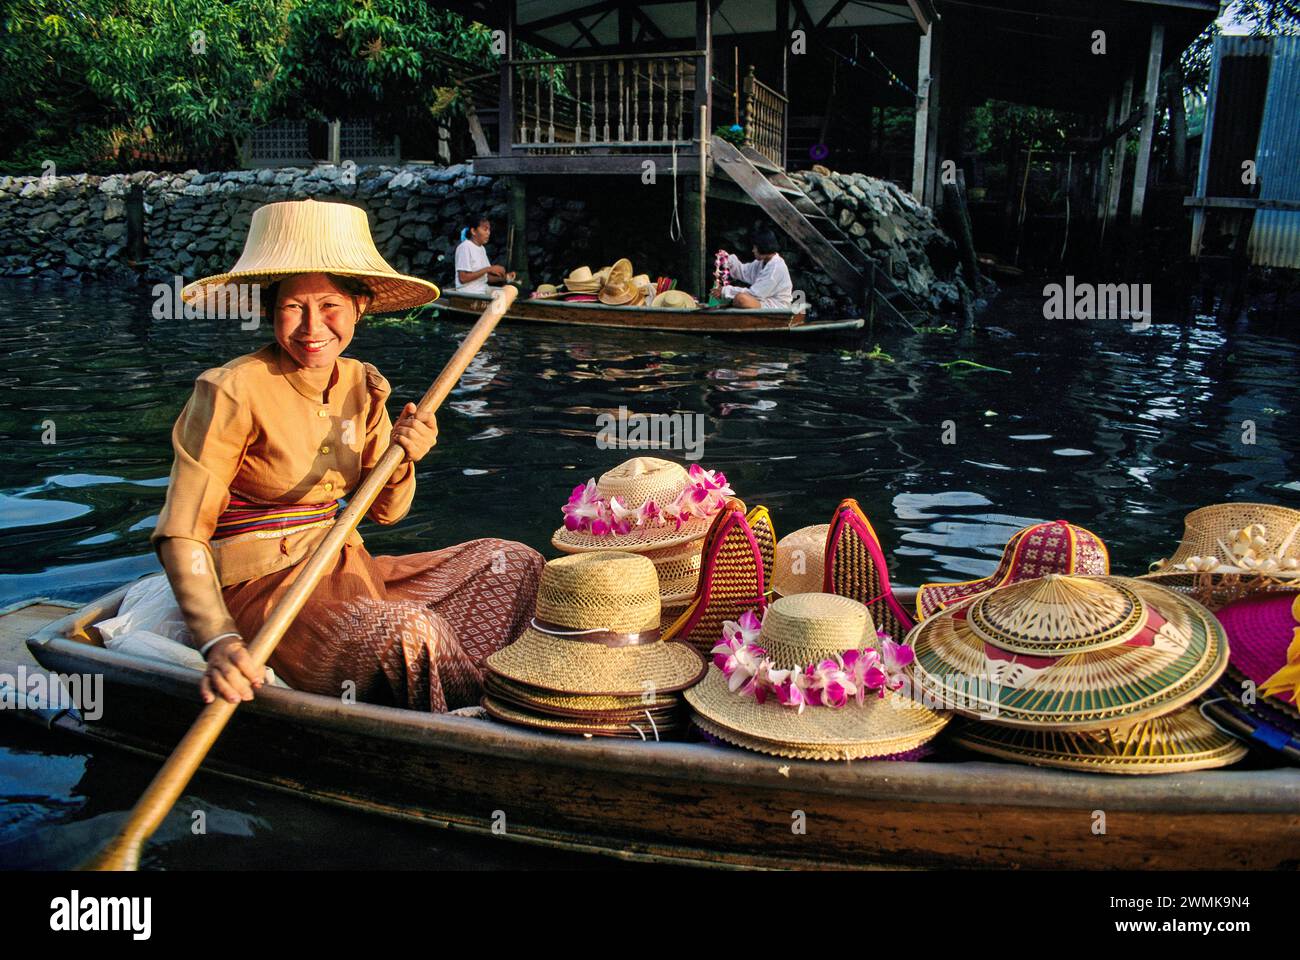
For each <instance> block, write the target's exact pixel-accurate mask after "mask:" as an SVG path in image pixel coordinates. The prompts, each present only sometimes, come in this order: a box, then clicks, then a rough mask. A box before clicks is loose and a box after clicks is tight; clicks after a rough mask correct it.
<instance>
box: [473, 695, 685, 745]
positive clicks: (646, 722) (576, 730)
mask: <svg viewBox="0 0 1300 960" xmlns="http://www.w3.org/2000/svg"><path fill="white" fill-rule="evenodd" d="M482 706H483V709H484V710H486V711H487V713H488V716H490V717H491V718H492V719H494V720H501V721H504V722H505V723H511V724H514V725H516V726H521V727H531V728H533V729H534V730H545V731H547V732H548V733H569V734H575V735H579V736H592V737H621V738H625V739H629V740H665V739H668V738H669V737H671V736H675V735H676V734H678V733H680V732H681V730H682V727H683V723H682V721H681V719H680V718H677V717H674V718H660V717H656V716H653V715H645V716H641V717H639V718H627V719H618V720H607V721H601V720H593V719H587V718H566V717H556V716H550V715H548V714H542V713H534V712H532V711H530V710H525V709H522V708H519V707H516V706H514V705H512V704H510V703H506V702H504V701H501V700H498V699H496V698H495V697H484V698H483V701H482Z"/></svg>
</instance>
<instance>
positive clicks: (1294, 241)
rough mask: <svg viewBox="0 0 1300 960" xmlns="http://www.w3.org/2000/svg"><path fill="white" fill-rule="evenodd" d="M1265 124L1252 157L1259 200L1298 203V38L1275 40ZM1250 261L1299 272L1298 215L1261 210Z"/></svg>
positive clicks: (1253, 233)
mask: <svg viewBox="0 0 1300 960" xmlns="http://www.w3.org/2000/svg"><path fill="white" fill-rule="evenodd" d="M1272 40H1273V69H1272V71H1271V73H1270V74H1269V83H1268V101H1267V103H1266V104H1265V106H1264V123H1263V125H1262V126H1261V127H1260V130H1259V148H1258V149H1257V150H1256V151H1255V162H1256V170H1257V172H1258V174H1259V187H1260V190H1259V195H1260V198H1261V199H1263V200H1300V36H1295V37H1274V38H1272ZM1250 256H1251V261H1252V262H1253V263H1256V264H1260V265H1261V266H1271V267H1291V268H1293V269H1300V210H1260V211H1259V212H1258V213H1256V214H1255V228H1254V230H1253V231H1252V232H1251V235H1250Z"/></svg>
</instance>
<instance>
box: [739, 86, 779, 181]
mask: <svg viewBox="0 0 1300 960" xmlns="http://www.w3.org/2000/svg"><path fill="white" fill-rule="evenodd" d="M743 98H744V104H745V145H746V146H747V147H751V148H752V149H754V150H756V151H758V152H759V153H760V154H762V155H763V156H764V157H766V158H767V159H768V160H771V161H772V162H773V163H774V164H776V165H777V166H778V167H780V168H781V169H782V170H784V169H785V138H786V126H785V124H786V110H787V108H788V106H789V101H787V100H786V98H785V97H783V96H782V95H781V94H779V93H777V92H776V91H775V90H773V89H772V88H771V87H769V86H768V85H767V84H765V83H763V82H762V81H761V80H759V79H758V78H757V77H756V76H754V68H753V67H752V66H751V67H750V68H749V72H748V73H746V74H745V84H744V91H743Z"/></svg>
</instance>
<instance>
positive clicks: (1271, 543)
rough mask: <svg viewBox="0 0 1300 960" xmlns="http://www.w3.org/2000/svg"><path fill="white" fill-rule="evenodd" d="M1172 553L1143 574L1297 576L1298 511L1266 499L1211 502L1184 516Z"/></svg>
mask: <svg viewBox="0 0 1300 960" xmlns="http://www.w3.org/2000/svg"><path fill="white" fill-rule="evenodd" d="M1183 527H1184V529H1183V539H1182V542H1181V543H1180V544H1179V545H1178V549H1177V550H1175V551H1174V553H1173V555H1172V556H1170V557H1169V558H1168V559H1165V560H1157V561H1156V562H1155V563H1153V564H1152V565H1151V566H1152V569H1151V572H1150V573H1148V574H1147V577H1149V578H1152V579H1155V580H1159V579H1160V578H1162V577H1180V576H1185V575H1187V574H1204V575H1208V576H1210V577H1223V576H1243V577H1265V578H1271V579H1277V580H1288V581H1290V580H1296V578H1300V510H1292V509H1290V508H1288V507H1279V506H1276V505H1274V504H1268V503H1216V504H1214V505H1213V506H1209V507H1201V508H1200V509H1199V510H1193V511H1192V512H1191V513H1189V514H1188V515H1187V517H1186V518H1185V519H1184V520H1183Z"/></svg>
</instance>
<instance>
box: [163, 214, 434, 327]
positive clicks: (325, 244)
mask: <svg viewBox="0 0 1300 960" xmlns="http://www.w3.org/2000/svg"><path fill="white" fill-rule="evenodd" d="M307 273H333V274H338V275H339V276H345V277H356V278H357V279H359V280H363V281H364V282H365V284H366V286H368V287H369V288H370V290H371V292H372V293H373V294H374V296H373V298H372V299H371V301H370V304H369V306H368V307H367V308H366V312H367V313H392V312H394V311H398V310H410V309H411V308H413V307H418V306H420V305H422V304H425V303H431V302H433V301H434V300H437V299H438V296H439V291H438V287H437V286H436V285H435V284H433V283H430V282H429V281H428V280H421V279H420V278H419V277H411V276H407V275H406V274H404V273H398V272H397V271H396V270H394V269H393V268H392V267H391V266H390V265H389V263H388V261H387V260H385V259H384V258H383V257H382V256H381V255H380V253H379V251H378V250H377V249H376V248H375V242H374V240H372V239H371V237H370V222H369V221H368V220H367V219H366V212H365V211H364V210H362V209H361V208H360V207H354V206H352V205H351V204H347V203H321V202H319V201H316V200H287V201H284V202H282V203H268V204H265V205H264V206H260V207H258V208H257V209H256V210H254V211H253V217H252V221H251V222H250V223H249V225H248V237H247V239H245V241H244V252H243V253H242V254H240V257H239V260H238V261H237V262H236V263H235V265H234V266H233V267H231V268H230V270H228V271H227V272H226V273H218V274H214V275H213V276H210V277H204V278H202V279H201V280H195V281H194V282H193V283H191V284H188V285H187V286H186V287H185V289H184V290H182V291H181V296H182V298H184V299H185V300H187V301H193V300H197V299H201V298H202V297H203V296H204V295H205V293H206V292H207V291H208V290H211V289H213V288H216V287H222V286H225V285H226V284H229V283H258V284H267V283H274V282H276V281H277V280H283V279H285V278H286V277H293V276H299V275H302V274H307Z"/></svg>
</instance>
